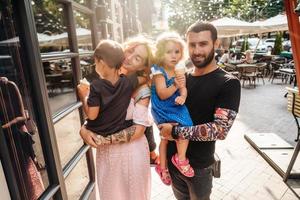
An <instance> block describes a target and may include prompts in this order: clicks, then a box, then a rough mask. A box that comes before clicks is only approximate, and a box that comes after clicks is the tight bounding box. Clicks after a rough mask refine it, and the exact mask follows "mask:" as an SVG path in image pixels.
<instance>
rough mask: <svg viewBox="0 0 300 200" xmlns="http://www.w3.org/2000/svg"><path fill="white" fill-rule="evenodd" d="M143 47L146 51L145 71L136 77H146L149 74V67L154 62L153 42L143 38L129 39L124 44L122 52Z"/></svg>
mask: <svg viewBox="0 0 300 200" xmlns="http://www.w3.org/2000/svg"><path fill="white" fill-rule="evenodd" d="M139 45H143V46H144V47H145V48H146V50H147V59H146V60H145V67H146V68H145V69H144V70H141V71H139V72H137V73H138V75H141V76H148V75H149V74H150V68H151V65H152V64H153V62H154V55H153V42H152V41H151V40H150V39H147V38H146V37H145V36H136V37H132V38H129V39H128V40H127V41H126V42H125V43H124V44H123V48H124V52H126V51H129V50H130V49H133V48H135V47H136V46H139Z"/></svg>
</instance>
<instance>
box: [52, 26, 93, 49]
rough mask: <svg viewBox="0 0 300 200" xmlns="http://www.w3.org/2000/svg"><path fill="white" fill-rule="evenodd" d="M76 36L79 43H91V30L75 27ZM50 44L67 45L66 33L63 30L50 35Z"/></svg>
mask: <svg viewBox="0 0 300 200" xmlns="http://www.w3.org/2000/svg"><path fill="white" fill-rule="evenodd" d="M76 36H77V41H78V44H79V45H86V46H88V45H91V44H92V39H91V38H92V37H91V31H90V30H88V29H85V28H77V29H76ZM51 39H52V45H55V46H66V45H68V33H67V32H64V33H61V34H58V35H52V36H51Z"/></svg>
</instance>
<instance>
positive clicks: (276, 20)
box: [252, 14, 288, 33]
mask: <svg viewBox="0 0 300 200" xmlns="http://www.w3.org/2000/svg"><path fill="white" fill-rule="evenodd" d="M252 24H253V25H257V26H260V29H259V30H258V32H260V33H263V32H273V31H286V30H288V24H287V17H286V15H285V14H284V15H283V14H279V15H276V16H274V17H271V18H269V19H266V20H264V21H256V22H253V23H252Z"/></svg>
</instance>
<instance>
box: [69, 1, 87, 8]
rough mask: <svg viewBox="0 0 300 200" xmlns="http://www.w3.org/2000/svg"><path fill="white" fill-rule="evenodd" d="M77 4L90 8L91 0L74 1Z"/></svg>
mask: <svg viewBox="0 0 300 200" xmlns="http://www.w3.org/2000/svg"><path fill="white" fill-rule="evenodd" d="M73 1H74V2H76V3H79V4H81V5H84V6H87V7H89V2H90V1H89V0H73Z"/></svg>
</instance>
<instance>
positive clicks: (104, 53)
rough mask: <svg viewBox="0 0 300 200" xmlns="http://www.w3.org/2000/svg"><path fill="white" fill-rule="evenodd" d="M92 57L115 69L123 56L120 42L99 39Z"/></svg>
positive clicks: (119, 64) (118, 66)
mask: <svg viewBox="0 0 300 200" xmlns="http://www.w3.org/2000/svg"><path fill="white" fill-rule="evenodd" d="M94 57H95V58H96V59H97V60H103V61H104V62H105V63H106V64H107V65H108V66H109V67H111V68H115V69H119V68H120V67H121V65H122V63H123V61H124V58H125V56H124V52H123V49H122V46H121V44H119V43H118V42H115V41H113V40H102V41H100V42H99V44H98V45H97V47H96V49H95V51H94Z"/></svg>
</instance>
